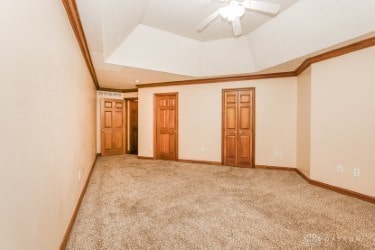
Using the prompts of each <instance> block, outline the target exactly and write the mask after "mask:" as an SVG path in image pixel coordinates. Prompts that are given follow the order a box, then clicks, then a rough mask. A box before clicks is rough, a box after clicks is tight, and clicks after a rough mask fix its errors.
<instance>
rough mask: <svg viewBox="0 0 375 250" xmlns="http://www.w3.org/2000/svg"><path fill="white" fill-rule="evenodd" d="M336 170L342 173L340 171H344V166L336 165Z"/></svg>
mask: <svg viewBox="0 0 375 250" xmlns="http://www.w3.org/2000/svg"><path fill="white" fill-rule="evenodd" d="M336 170H337V172H339V173H341V174H342V173H344V166H343V165H337V166H336Z"/></svg>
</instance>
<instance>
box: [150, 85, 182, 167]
mask: <svg viewBox="0 0 375 250" xmlns="http://www.w3.org/2000/svg"><path fill="white" fill-rule="evenodd" d="M165 95H171V96H172V95H174V96H176V157H175V158H176V161H178V160H179V159H178V155H179V152H178V137H179V136H178V135H179V127H178V119H179V112H178V92H168V93H154V124H153V126H154V143H153V145H154V150H153V151H154V157H153V158H154V160H156V134H157V132H156V129H157V127H156V120H157V117H156V106H157V105H156V97H157V96H165Z"/></svg>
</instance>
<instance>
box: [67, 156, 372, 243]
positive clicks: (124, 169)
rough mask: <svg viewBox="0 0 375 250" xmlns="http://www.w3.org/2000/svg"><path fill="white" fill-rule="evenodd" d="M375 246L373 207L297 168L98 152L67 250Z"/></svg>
mask: <svg viewBox="0 0 375 250" xmlns="http://www.w3.org/2000/svg"><path fill="white" fill-rule="evenodd" d="M251 248H252V249H276V248H277V249H311V248H315V249H317V248H319V249H333V248H334V249H375V205H374V204H371V203H368V202H365V201H361V200H358V199H355V198H351V197H347V196H344V195H341V194H338V193H335V192H331V191H328V190H325V189H322V188H319V187H315V186H311V185H309V184H308V183H307V182H305V181H304V180H303V179H302V178H301V177H300V176H298V175H297V174H296V173H295V172H291V171H279V170H265V169H242V168H233V167H226V166H211V165H200V164H191V163H181V162H170V161H159V160H158V161H153V160H139V159H137V158H136V156H131V155H126V156H125V157H124V156H113V157H103V158H99V159H98V161H97V164H96V166H95V169H94V171H93V174H92V177H91V180H90V183H89V186H88V189H87V192H86V195H85V197H84V199H83V202H82V205H81V207H80V210H79V213H78V216H77V219H76V222H75V225H74V227H73V230H72V232H71V235H70V239H69V241H68V245H67V249H251Z"/></svg>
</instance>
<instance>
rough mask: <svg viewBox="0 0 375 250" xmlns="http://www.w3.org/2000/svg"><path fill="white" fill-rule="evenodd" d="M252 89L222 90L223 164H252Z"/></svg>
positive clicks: (244, 165) (249, 165)
mask: <svg viewBox="0 0 375 250" xmlns="http://www.w3.org/2000/svg"><path fill="white" fill-rule="evenodd" d="M253 104H254V89H242V90H224V91H223V164H224V165H229V166H240V167H252V166H253V143H254V142H253V115H254V114H253V109H254V107H253Z"/></svg>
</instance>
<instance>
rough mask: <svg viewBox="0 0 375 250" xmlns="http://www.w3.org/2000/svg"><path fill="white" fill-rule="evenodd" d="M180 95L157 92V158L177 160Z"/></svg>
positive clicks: (155, 145) (155, 144) (155, 147)
mask: <svg viewBox="0 0 375 250" xmlns="http://www.w3.org/2000/svg"><path fill="white" fill-rule="evenodd" d="M177 135H178V95H177V93H168V94H155V143H154V149H155V150H154V153H155V158H156V159H163V160H177V154H178V142H177V141H178V136H177Z"/></svg>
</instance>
